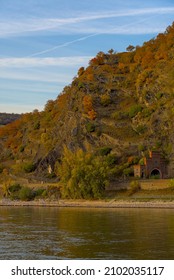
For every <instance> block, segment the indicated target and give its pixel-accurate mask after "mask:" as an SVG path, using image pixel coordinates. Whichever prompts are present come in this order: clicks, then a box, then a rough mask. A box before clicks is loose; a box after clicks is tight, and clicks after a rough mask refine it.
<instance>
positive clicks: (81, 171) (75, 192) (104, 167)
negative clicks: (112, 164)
mask: <svg viewBox="0 0 174 280" xmlns="http://www.w3.org/2000/svg"><path fill="white" fill-rule="evenodd" d="M108 171H109V168H108V164H107V162H106V161H105V160H103V158H102V159H101V157H100V156H95V155H94V154H93V153H87V152H84V151H82V150H81V149H79V150H77V151H76V152H72V151H70V150H68V149H67V148H66V147H64V152H63V157H62V161H61V164H57V168H56V173H57V175H58V176H59V177H60V186H61V194H62V196H63V197H65V198H66V197H67V198H84V199H89V198H97V199H98V198H100V197H102V195H103V193H104V190H105V187H106V186H107V184H108Z"/></svg>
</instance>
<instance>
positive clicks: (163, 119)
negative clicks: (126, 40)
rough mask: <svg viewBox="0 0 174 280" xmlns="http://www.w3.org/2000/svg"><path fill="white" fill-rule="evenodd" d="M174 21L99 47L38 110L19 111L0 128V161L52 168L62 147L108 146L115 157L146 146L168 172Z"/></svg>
mask: <svg viewBox="0 0 174 280" xmlns="http://www.w3.org/2000/svg"><path fill="white" fill-rule="evenodd" d="M173 69H174V25H172V26H170V27H168V28H167V30H166V32H165V33H164V34H159V35H158V36H157V38H156V39H153V40H150V41H149V42H146V43H144V45H143V46H142V47H139V46H137V47H136V48H131V49H129V51H128V52H123V53H114V52H113V51H112V52H111V51H109V52H108V53H106V54H105V53H103V52H100V53H98V54H97V56H96V57H95V58H93V59H92V60H91V61H90V62H89V66H88V67H87V68H86V69H84V68H83V67H81V68H80V69H79V71H78V74H77V77H75V78H74V80H73V82H72V84H71V85H70V86H67V87H65V88H64V90H63V92H62V93H61V94H60V95H59V96H58V97H57V99H56V100H54V101H53V100H49V101H48V102H47V104H46V105H45V109H44V111H43V112H38V111H34V112H33V113H30V114H24V115H23V116H22V117H21V118H20V119H18V120H17V121H15V122H14V123H11V124H9V125H7V126H5V127H4V128H1V130H0V146H1V151H2V152H1V155H0V158H1V162H4V164H6V165H7V162H8V161H10V162H12V161H14V162H15V161H16V160H18V159H20V160H21V161H29V162H32V163H33V164H34V165H35V166H36V173H39V172H43V171H44V170H45V171H46V170H48V166H51V168H52V169H54V165H55V162H56V161H59V160H60V159H61V155H62V150H63V146H64V145H65V146H67V147H68V148H69V149H70V150H72V151H73V150H74V151H75V150H76V149H78V148H81V149H83V150H86V151H88V150H92V151H93V152H94V153H97V152H101V151H102V152H103V151H107V149H106V150H105V148H110V149H111V154H112V155H114V156H115V160H116V162H117V164H118V166H119V165H120V164H122V165H124V164H126V163H127V162H129V163H130V162H131V160H132V165H133V164H134V163H135V161H139V160H140V159H141V158H142V157H144V156H146V155H147V154H148V152H149V150H153V149H155V150H157V151H160V153H161V154H162V155H163V157H164V158H165V159H166V160H168V163H169V164H168V169H169V171H170V172H169V173H170V175H171V176H173V175H174V174H173V173H174V164H173V162H174V132H173V122H174V109H173V108H174V79H173V77H174V72H173Z"/></svg>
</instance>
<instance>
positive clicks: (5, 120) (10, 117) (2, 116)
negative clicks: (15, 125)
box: [0, 113, 21, 126]
mask: <svg viewBox="0 0 174 280" xmlns="http://www.w3.org/2000/svg"><path fill="white" fill-rule="evenodd" d="M20 116H21V115H20V114H10V113H0V126H2V125H6V124H9V123H11V122H14V121H15V120H17V119H19V118H20Z"/></svg>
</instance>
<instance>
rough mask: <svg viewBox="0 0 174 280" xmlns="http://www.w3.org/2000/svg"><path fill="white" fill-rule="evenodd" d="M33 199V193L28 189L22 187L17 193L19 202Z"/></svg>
mask: <svg viewBox="0 0 174 280" xmlns="http://www.w3.org/2000/svg"><path fill="white" fill-rule="evenodd" d="M33 197H34V193H33V191H32V190H31V189H30V188H29V187H22V188H21V189H20V191H19V199H20V200H31V199H32V198H33Z"/></svg>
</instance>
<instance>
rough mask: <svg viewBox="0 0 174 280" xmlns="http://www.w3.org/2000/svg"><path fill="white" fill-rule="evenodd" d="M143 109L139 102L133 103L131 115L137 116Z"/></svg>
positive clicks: (131, 116)
mask: <svg viewBox="0 0 174 280" xmlns="http://www.w3.org/2000/svg"><path fill="white" fill-rule="evenodd" d="M141 111H142V107H141V105H139V104H136V105H133V106H132V107H131V108H130V109H129V117H130V118H133V117H135V116H136V115H137V114H138V113H139V112H141Z"/></svg>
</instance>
